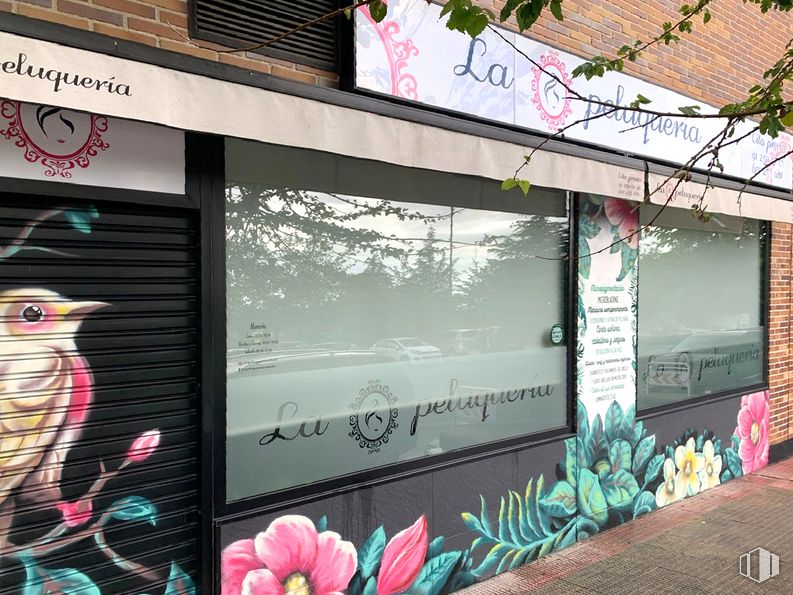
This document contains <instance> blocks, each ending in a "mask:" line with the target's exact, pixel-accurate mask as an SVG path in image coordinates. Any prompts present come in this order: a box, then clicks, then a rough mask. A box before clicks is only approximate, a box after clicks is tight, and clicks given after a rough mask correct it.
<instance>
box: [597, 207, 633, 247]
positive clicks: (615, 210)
mask: <svg viewBox="0 0 793 595" xmlns="http://www.w3.org/2000/svg"><path fill="white" fill-rule="evenodd" d="M603 208H604V210H605V211H606V219H608V220H609V223H611V225H614V226H617V227H618V228H619V234H620V237H621V238H628V239H627V240H626V243H627V244H628V246H630V247H631V248H634V249H635V248H638V247H639V234H637V233H635V232H636V230H637V229H639V211H638V210H637V209H635V208H634V205H632V204H631V203H629V202H628V201H625V200H620V199H618V198H607V199H606V200H604V201H603ZM628 236H630V237H628Z"/></svg>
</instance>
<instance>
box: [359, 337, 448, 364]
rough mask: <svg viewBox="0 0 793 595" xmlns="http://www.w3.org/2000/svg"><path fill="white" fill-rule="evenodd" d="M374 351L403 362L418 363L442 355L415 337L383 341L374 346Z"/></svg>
mask: <svg viewBox="0 0 793 595" xmlns="http://www.w3.org/2000/svg"><path fill="white" fill-rule="evenodd" d="M372 349H374V350H375V351H376V352H377V353H382V354H385V355H390V356H392V357H393V358H394V359H397V360H399V361H403V362H407V361H411V362H417V361H422V360H427V359H433V358H436V357H440V356H441V355H442V353H441V350H440V349H438V348H437V347H435V346H434V345H430V344H429V343H425V342H424V341H422V340H421V339H416V338H415V337H401V338H395V339H381V340H380V341H378V342H377V343H375V344H374V345H372Z"/></svg>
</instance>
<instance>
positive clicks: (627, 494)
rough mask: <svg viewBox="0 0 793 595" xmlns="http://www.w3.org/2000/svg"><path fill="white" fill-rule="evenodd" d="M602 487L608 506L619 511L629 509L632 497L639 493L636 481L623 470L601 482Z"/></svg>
mask: <svg viewBox="0 0 793 595" xmlns="http://www.w3.org/2000/svg"><path fill="white" fill-rule="evenodd" d="M602 486H603V494H604V495H605V496H606V502H607V503H608V505H609V506H612V507H618V508H621V509H625V508H630V506H631V505H632V504H633V497H634V496H635V495H636V494H638V493H639V486H638V484H637V483H636V479H635V478H634V477H633V475H631V474H630V472H629V471H626V470H625V469H620V470H619V471H617V472H616V473H614V474H613V475H609V476H608V477H607V478H605V479H604V480H603V481H602Z"/></svg>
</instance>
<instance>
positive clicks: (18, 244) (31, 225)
mask: <svg viewBox="0 0 793 595" xmlns="http://www.w3.org/2000/svg"><path fill="white" fill-rule="evenodd" d="M61 213H63V210H62V209H50V210H48V211H44V212H43V213H40V214H39V215H37V216H36V217H35V218H34V219H32V220H31V221H28V223H27V225H25V227H24V228H23V229H22V231H20V232H19V235H17V237H16V238H14V239H13V240H11V243H10V244H8V246H6V247H4V248H0V259H3V258H8V257H9V256H13V255H14V254H16V253H17V252H19V251H20V250H22V248H23V246H24V245H25V242H26V241H27V239H28V238H29V237H30V234H32V233H33V230H35V229H36V228H37V227H38V226H39V225H40V224H42V223H44V222H45V221H47V220H48V219H52V218H53V217H56V216H58V215H60V214H61Z"/></svg>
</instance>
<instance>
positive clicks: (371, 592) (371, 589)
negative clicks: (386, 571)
mask: <svg viewBox="0 0 793 595" xmlns="http://www.w3.org/2000/svg"><path fill="white" fill-rule="evenodd" d="M362 595H377V579H376V578H375V577H373V576H370V577H369V579H368V580H367V581H366V585H365V586H364V588H363V593H362Z"/></svg>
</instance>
